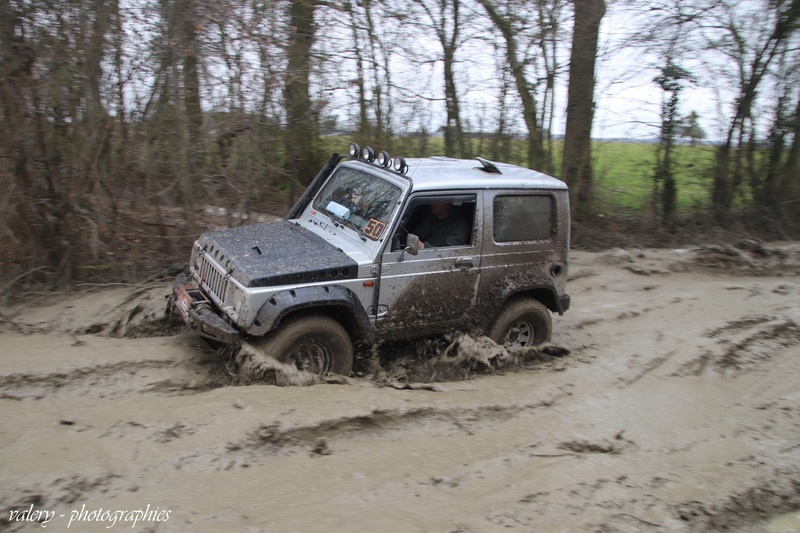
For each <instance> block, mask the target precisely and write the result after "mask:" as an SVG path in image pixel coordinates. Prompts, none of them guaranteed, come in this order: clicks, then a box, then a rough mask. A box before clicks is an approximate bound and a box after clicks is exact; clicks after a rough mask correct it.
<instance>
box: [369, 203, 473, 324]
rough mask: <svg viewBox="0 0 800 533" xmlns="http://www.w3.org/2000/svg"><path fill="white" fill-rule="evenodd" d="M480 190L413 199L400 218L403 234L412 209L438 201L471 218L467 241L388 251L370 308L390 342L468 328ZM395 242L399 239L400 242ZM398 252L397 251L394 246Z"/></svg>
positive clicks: (471, 300)
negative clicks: (375, 301)
mask: <svg viewBox="0 0 800 533" xmlns="http://www.w3.org/2000/svg"><path fill="white" fill-rule="evenodd" d="M480 194H481V193H480V191H478V192H468V193H463V194H459V195H457V196H455V195H442V194H438V195H430V194H429V195H425V196H417V197H415V198H414V197H412V198H411V199H410V201H409V203H408V204H407V208H406V212H405V213H404V214H403V215H402V216H401V223H400V228H399V230H398V232H399V233H403V232H404V231H405V225H407V224H408V223H409V221H410V220H413V215H414V210H415V209H420V208H421V207H420V206H423V207H424V206H425V204H426V203H428V204H429V203H432V202H434V201H443V200H445V201H452V202H454V203H455V204H457V206H458V207H459V208H460V209H462V210H463V211H464V213H465V214H466V216H468V217H469V218H470V219H471V224H472V232H471V234H470V237H469V239H468V241H469V242H468V243H467V244H465V245H461V246H443V247H438V248H425V249H422V250H419V253H418V254H417V255H411V254H410V253H408V252H404V251H403V250H400V249H387V251H385V252H384V254H383V257H382V262H381V272H380V279H379V284H378V291H379V292H378V306H377V308H375V307H373V308H371V312H372V316H373V318H374V320H375V325H376V328H377V329H378V330H379V332H380V336H381V337H382V338H386V339H401V338H409V337H419V336H425V335H433V334H437V333H442V332H445V331H447V330H450V329H463V328H466V327H468V326H469V324H470V319H471V317H472V315H473V314H474V311H475V309H474V308H475V303H476V300H475V298H476V296H475V295H476V287H477V284H478V281H479V276H480V258H481V253H480V252H481V250H480V245H479V242H480V240H479V239H478V238H477V236H478V235H480V228H481V227H482V223H483V220H482V213H481V210H480V209H477V208H476V206H478V205H480V203H479V201H478V200H479V198H480ZM403 240H404V239H403ZM396 241H397V239H395V243H396ZM394 248H398V247H397V246H396V245H395V247H394Z"/></svg>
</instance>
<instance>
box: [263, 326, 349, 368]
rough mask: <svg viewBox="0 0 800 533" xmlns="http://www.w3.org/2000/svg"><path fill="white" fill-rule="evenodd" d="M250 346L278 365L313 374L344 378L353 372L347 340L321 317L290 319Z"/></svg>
mask: <svg viewBox="0 0 800 533" xmlns="http://www.w3.org/2000/svg"><path fill="white" fill-rule="evenodd" d="M254 344H256V346H258V348H260V349H261V350H262V351H263V352H264V353H265V354H266V355H268V356H270V357H273V358H275V359H277V360H278V361H280V362H281V363H285V364H289V365H294V366H295V367H297V368H298V369H299V370H304V371H306V372H311V373H313V374H319V375H322V376H325V375H328V374H341V375H344V376H347V375H349V374H350V373H351V372H352V370H353V343H352V342H351V341H350V336H349V335H348V334H347V331H346V330H345V329H344V328H343V327H342V325H341V324H339V323H338V322H337V321H335V320H333V319H332V318H330V317H327V316H324V315H307V316H302V317H297V318H290V319H288V320H287V321H285V322H282V323H281V324H280V326H279V327H278V329H277V330H275V331H273V332H270V333H269V334H267V335H265V336H264V337H263V338H262V339H260V340H259V341H257V342H256V343H254Z"/></svg>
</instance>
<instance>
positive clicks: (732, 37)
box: [711, 0, 800, 224]
mask: <svg viewBox="0 0 800 533" xmlns="http://www.w3.org/2000/svg"><path fill="white" fill-rule="evenodd" d="M721 8H722V15H721V17H722V18H721V19H720V21H719V23H720V29H721V30H722V32H723V34H722V37H721V38H720V39H716V40H713V41H712V43H711V44H712V45H713V46H714V48H715V49H716V50H718V51H720V52H722V53H723V54H725V55H726V56H727V57H728V58H730V59H732V60H734V61H735V63H736V65H737V67H738V80H737V81H738V88H737V90H738V95H737V97H736V101H735V104H734V112H733V117H732V119H731V121H730V123H729V125H728V128H727V132H726V135H725V138H724V140H723V143H722V145H721V146H720V147H719V149H718V152H717V162H716V170H715V173H714V181H713V188H712V194H711V200H712V206H713V209H714V213H715V216H716V219H717V221H718V222H720V223H722V224H726V223H728V221H729V215H730V211H731V208H732V206H733V200H734V195H735V194H736V192H737V191H738V189H739V187H740V185H741V184H742V181H743V176H744V168H743V167H744V165H745V163H746V161H745V159H743V157H744V156H745V152H744V151H743V150H741V149H737V148H744V147H745V146H746V144H747V143H751V144H752V142H753V141H754V138H753V132H752V125H753V112H752V111H753V105H754V103H755V100H756V97H757V94H758V89H759V87H760V86H761V83H762V81H763V79H764V77H765V76H766V75H767V74H768V72H769V68H770V66H771V64H772V62H773V60H774V59H775V58H776V57H777V56H778V55H779V53H780V51H781V49H782V46H783V44H784V43H785V42H786V41H787V40H788V39H789V38H790V37H791V36H792V34H793V33H794V32H796V31H797V23H798V20H800V0H791V1H790V2H787V1H782V2H772V1H764V2H763V4H762V6H761V13H762V14H763V13H766V14H768V16H769V19H770V20H771V22H770V25H769V27H768V28H765V30H766V31H765V33H764V34H763V38H762V39H761V40H759V39H758V35H753V34H752V33H751V32H748V31H747V30H746V28H745V24H748V25H750V24H752V22H753V21H754V20H758V17H756V16H754V14H753V13H750V14H749V15H744V16H742V17H740V16H737V15H738V14H739V13H738V12H737V6H736V5H734V4H728V3H727V2H722V3H721Z"/></svg>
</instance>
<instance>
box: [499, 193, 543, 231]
mask: <svg viewBox="0 0 800 533" xmlns="http://www.w3.org/2000/svg"><path fill="white" fill-rule="evenodd" d="M554 226H555V224H554V220H553V197H552V196H550V195H523V196H519V195H514V196H496V197H495V199H494V240H495V242H513V241H540V240H544V239H549V238H550V237H551V235H552V234H553V227H554Z"/></svg>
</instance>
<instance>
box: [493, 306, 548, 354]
mask: <svg viewBox="0 0 800 533" xmlns="http://www.w3.org/2000/svg"><path fill="white" fill-rule="evenodd" d="M552 331H553V320H552V318H551V317H550V311H548V310H547V308H546V307H545V306H544V304H542V303H541V302H539V301H537V300H532V299H524V300H517V301H515V302H511V303H510V304H508V305H506V307H505V309H503V312H502V313H500V316H499V317H498V318H497V321H496V322H495V324H494V326H492V329H491V331H490V332H489V337H490V338H491V339H492V340H493V341H494V342H496V343H497V344H502V345H503V346H507V347H509V348H515V347H521V348H527V347H530V346H536V345H538V344H542V343H543V342H547V341H549V340H550V335H551V334H552Z"/></svg>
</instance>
